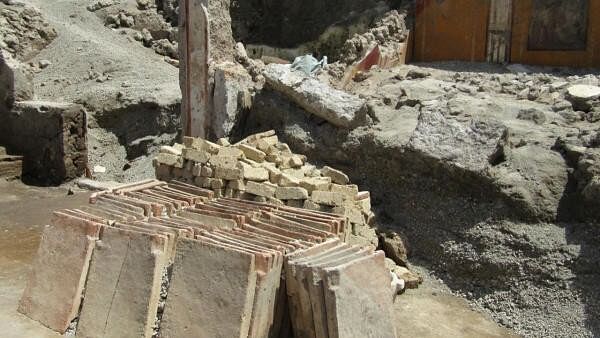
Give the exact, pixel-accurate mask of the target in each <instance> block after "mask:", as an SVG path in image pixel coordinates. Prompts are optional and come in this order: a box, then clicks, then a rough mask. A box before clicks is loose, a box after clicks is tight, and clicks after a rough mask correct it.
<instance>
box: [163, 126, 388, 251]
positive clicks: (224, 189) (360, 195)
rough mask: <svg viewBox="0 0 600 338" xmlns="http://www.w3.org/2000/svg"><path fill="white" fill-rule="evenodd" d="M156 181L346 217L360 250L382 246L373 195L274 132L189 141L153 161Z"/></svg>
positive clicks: (166, 150) (165, 149)
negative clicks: (310, 160) (293, 148)
mask: <svg viewBox="0 0 600 338" xmlns="http://www.w3.org/2000/svg"><path fill="white" fill-rule="evenodd" d="M154 165H155V168H156V177H157V178H158V179H161V180H165V181H169V180H179V181H182V182H187V183H189V184H194V185H196V186H198V187H202V188H205V189H210V190H212V191H213V192H214V194H215V196H217V197H234V198H240V199H247V200H253V201H257V202H267V203H271V204H275V205H287V206H290V207H297V208H305V209H309V210H315V211H324V212H330V213H335V214H338V215H343V216H345V217H347V218H348V220H349V222H350V224H351V231H350V232H349V234H348V236H349V238H350V240H351V241H353V242H355V243H357V244H373V245H376V244H377V236H376V234H375V231H374V229H373V228H372V223H373V218H374V214H373V212H372V211H371V200H370V194H369V192H366V191H362V192H361V191H359V189H358V186H357V185H354V184H350V182H349V179H348V176H347V175H346V174H344V173H343V172H341V171H339V170H336V169H333V168H331V167H328V166H325V167H323V168H317V167H316V166H314V165H311V164H310V163H307V161H306V156H304V155H299V154H294V153H292V151H291V150H290V148H289V147H288V145H287V144H285V143H282V142H280V141H279V139H278V137H277V135H276V134H275V132H274V131H267V132H264V133H259V134H255V135H252V136H249V137H247V138H245V139H244V140H242V141H240V142H238V143H236V144H233V145H232V144H229V142H228V141H227V140H225V139H221V140H219V142H217V143H212V142H210V141H207V140H203V139H198V138H188V137H186V138H184V144H183V145H181V144H176V145H175V146H173V147H163V148H162V149H161V153H160V154H159V155H158V156H157V158H156V159H155V161H154Z"/></svg>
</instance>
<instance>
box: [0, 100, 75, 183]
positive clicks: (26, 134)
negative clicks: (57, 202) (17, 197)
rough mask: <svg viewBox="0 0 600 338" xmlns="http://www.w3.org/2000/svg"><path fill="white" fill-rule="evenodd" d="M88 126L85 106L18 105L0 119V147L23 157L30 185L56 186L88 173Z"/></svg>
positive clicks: (24, 171) (39, 103)
mask: <svg viewBox="0 0 600 338" xmlns="http://www.w3.org/2000/svg"><path fill="white" fill-rule="evenodd" d="M86 137H87V125H86V114H85V111H84V109H83V107H82V106H80V105H77V104H64V103H54V102H40V101H23V102H17V103H16V104H15V106H14V108H13V110H12V111H10V112H7V113H5V114H1V115H0V144H2V145H3V146H5V147H6V149H7V151H8V152H9V153H11V154H19V155H23V176H24V179H25V180H26V181H29V182H33V183H37V184H44V185H46V184H48V185H55V184H60V183H62V182H64V181H66V180H70V179H74V178H76V177H79V176H82V175H83V174H84V173H85V168H86V165H87V145H86Z"/></svg>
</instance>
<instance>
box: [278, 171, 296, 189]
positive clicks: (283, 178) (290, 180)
mask: <svg viewBox="0 0 600 338" xmlns="http://www.w3.org/2000/svg"><path fill="white" fill-rule="evenodd" d="M277 185H279V186H281V187H297V186H299V185H300V179H299V178H297V177H294V176H292V175H288V174H285V173H283V172H282V173H281V175H279V179H278V181H277Z"/></svg>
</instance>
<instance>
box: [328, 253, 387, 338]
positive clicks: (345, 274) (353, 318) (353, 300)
mask: <svg viewBox="0 0 600 338" xmlns="http://www.w3.org/2000/svg"><path fill="white" fill-rule="evenodd" d="M384 258H385V255H384V254H383V252H381V251H378V252H376V253H374V254H372V255H369V256H367V257H362V258H359V259H357V260H354V261H352V262H349V263H346V264H342V265H340V266H337V267H334V268H326V269H324V278H325V280H324V289H325V305H326V309H327V327H328V330H329V337H331V338H352V337H380V338H396V337H397V335H396V328H395V326H394V314H393V307H392V306H393V303H392V302H393V298H392V295H391V294H390V285H391V280H392V279H391V275H390V272H389V271H388V269H387V268H386V266H385V261H384ZM364 323H369V325H364Z"/></svg>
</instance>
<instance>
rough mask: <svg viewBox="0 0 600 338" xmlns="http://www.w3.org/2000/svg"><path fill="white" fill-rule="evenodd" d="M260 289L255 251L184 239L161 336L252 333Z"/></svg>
mask: <svg viewBox="0 0 600 338" xmlns="http://www.w3.org/2000/svg"><path fill="white" fill-rule="evenodd" d="M255 292H256V267H255V256H254V254H252V253H248V252H244V251H241V250H236V249H233V248H228V247H224V246H219V245H216V244H209V243H205V242H200V241H197V240H191V239H181V240H180V241H179V243H178V244H177V255H176V256H175V261H174V263H173V275H172V278H171V285H170V287H169V297H168V298H167V302H166V305H165V312H164V315H163V319H162V324H161V337H164V338H180V337H247V336H248V332H249V328H250V320H251V318H252V313H251V312H252V307H253V303H254V296H255Z"/></svg>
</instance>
